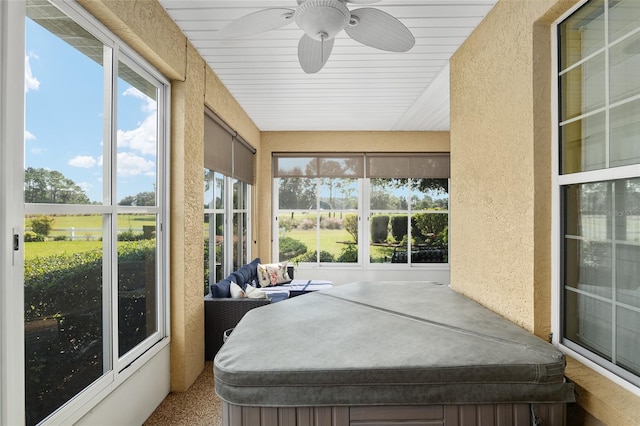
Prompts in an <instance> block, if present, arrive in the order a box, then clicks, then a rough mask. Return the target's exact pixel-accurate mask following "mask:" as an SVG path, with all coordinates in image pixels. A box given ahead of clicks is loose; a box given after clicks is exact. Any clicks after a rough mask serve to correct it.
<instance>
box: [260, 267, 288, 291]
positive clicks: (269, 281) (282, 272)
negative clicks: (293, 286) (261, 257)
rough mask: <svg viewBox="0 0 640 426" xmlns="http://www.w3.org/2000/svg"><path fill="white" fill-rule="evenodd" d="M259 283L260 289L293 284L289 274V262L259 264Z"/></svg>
mask: <svg viewBox="0 0 640 426" xmlns="http://www.w3.org/2000/svg"><path fill="white" fill-rule="evenodd" d="M258 282H259V283H260V287H269V286H272V285H278V284H286V283H288V282H291V278H290V277H289V272H287V262H281V263H266V264H259V265H258Z"/></svg>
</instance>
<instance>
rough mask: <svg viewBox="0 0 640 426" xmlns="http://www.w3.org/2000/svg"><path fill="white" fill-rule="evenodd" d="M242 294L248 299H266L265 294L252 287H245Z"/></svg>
mask: <svg viewBox="0 0 640 426" xmlns="http://www.w3.org/2000/svg"><path fill="white" fill-rule="evenodd" d="M244 292H245V294H246V295H247V297H248V298H249V299H266V298H267V293H265V292H264V291H262V290H259V289H257V288H256V287H254V286H252V285H247V288H246V290H245V291H244Z"/></svg>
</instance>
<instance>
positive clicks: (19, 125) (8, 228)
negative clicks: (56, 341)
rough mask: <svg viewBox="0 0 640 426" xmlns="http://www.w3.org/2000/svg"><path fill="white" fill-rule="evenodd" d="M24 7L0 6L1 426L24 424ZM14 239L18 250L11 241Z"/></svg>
mask: <svg viewBox="0 0 640 426" xmlns="http://www.w3.org/2000/svg"><path fill="white" fill-rule="evenodd" d="M24 9H25V6H24V2H6V1H2V2H0V68H1V69H0V241H1V244H0V256H1V257H0V423H1V424H23V423H24V419H25V413H24V401H25V398H24V392H16V391H15V390H16V389H24V322H23V319H22V318H23V316H24V291H23V285H22V283H23V275H24V268H23V249H22V246H23V244H22V241H20V237H21V235H22V228H23V222H24V207H23V204H24V203H23V200H22V199H21V195H22V194H21V193H18V192H17V191H15V184H14V182H21V181H23V180H24V177H23V174H24V167H23V164H24V161H23V158H24V152H23V145H22V143H18V142H19V141H23V140H24V114H23V111H24V85H19V84H15V82H16V81H24V69H25V65H24V64H25V60H24V51H25V47H24V46H25V44H24V43H25V41H24V36H22V37H16V35H18V36H19V35H20V34H24V30H25V23H24V14H25V10H24ZM14 235H18V238H19V245H18V250H17V251H16V250H14V249H13V238H14V237H13V236H14Z"/></svg>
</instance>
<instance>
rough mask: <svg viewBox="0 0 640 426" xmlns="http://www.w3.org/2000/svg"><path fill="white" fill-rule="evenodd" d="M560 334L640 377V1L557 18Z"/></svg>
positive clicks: (585, 352)
mask: <svg viewBox="0 0 640 426" xmlns="http://www.w3.org/2000/svg"><path fill="white" fill-rule="evenodd" d="M558 44H559V45H558V55H559V58H558V65H559V70H558V72H559V74H558V84H559V86H558V94H559V101H560V102H559V105H560V108H559V117H558V124H559V128H558V136H559V138H558V140H559V143H558V152H559V164H558V167H557V169H558V172H557V182H558V187H557V193H558V195H559V198H560V211H559V218H558V224H559V229H560V244H561V252H560V254H561V259H560V262H559V264H560V275H559V282H560V288H561V300H562V303H561V306H560V312H561V318H560V320H561V324H560V334H561V340H560V343H561V344H562V345H564V346H566V347H567V348H569V349H571V350H573V351H575V352H576V353H578V354H580V355H582V356H584V357H586V358H588V359H590V360H591V361H593V362H595V363H596V364H599V365H600V366H602V367H604V368H606V369H608V370H610V371H611V372H613V373H614V374H616V375H618V376H620V377H623V378H625V379H626V380H628V381H629V382H631V383H633V384H635V385H636V386H638V385H640V353H638V350H637V349H638V347H640V286H639V282H638V277H639V276H640V167H639V165H640V144H639V143H638V134H640V80H638V78H637V75H638V74H637V73H638V69H639V67H640V48H639V47H638V46H640V2H637V1H633V0H622V1H613V0H591V1H589V2H586V3H585V4H584V5H582V6H581V7H580V8H579V9H577V10H576V11H575V12H574V13H572V14H571V15H570V16H569V17H567V18H566V19H564V20H563V21H562V22H561V23H559V24H558Z"/></svg>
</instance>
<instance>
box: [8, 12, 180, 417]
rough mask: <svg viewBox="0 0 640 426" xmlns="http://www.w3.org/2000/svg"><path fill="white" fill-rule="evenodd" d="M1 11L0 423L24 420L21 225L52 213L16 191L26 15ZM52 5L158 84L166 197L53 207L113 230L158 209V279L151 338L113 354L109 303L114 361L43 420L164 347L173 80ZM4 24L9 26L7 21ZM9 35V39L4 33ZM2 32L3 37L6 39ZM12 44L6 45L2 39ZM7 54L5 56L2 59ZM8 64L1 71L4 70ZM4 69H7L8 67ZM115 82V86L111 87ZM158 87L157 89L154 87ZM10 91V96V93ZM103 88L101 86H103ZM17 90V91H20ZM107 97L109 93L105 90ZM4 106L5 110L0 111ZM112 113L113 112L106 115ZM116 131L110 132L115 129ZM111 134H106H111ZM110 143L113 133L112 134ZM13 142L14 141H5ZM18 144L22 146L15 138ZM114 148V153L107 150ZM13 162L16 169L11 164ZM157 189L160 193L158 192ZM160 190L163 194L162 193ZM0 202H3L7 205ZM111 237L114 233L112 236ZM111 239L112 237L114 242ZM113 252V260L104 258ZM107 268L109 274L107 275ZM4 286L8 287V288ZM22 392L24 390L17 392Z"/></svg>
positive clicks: (111, 384)
mask: <svg viewBox="0 0 640 426" xmlns="http://www.w3.org/2000/svg"><path fill="white" fill-rule="evenodd" d="M0 3H1V4H0V8H2V15H0V19H2V21H0V22H1V23H2V37H3V39H2V40H3V46H4V40H8V39H9V38H11V44H10V45H9V49H8V50H7V51H6V52H5V51H4V49H3V50H2V52H1V53H2V55H3V58H2V59H3V61H2V64H3V65H2V66H3V69H2V73H0V75H2V95H3V96H2V109H1V110H0V118H1V119H2V123H3V124H4V123H5V122H6V123H10V124H9V125H8V126H6V127H5V126H4V125H3V126H2V129H3V130H2V134H1V137H2V139H0V148H2V157H1V158H0V162H1V163H2V168H1V169H2V175H1V178H2V179H0V184H2V186H0V195H1V196H2V204H0V205H1V206H2V213H5V211H6V213H7V216H4V215H1V216H2V217H0V225H1V226H2V228H1V231H2V234H0V235H1V236H2V237H3V240H2V241H3V246H2V247H3V248H4V247H6V246H5V245H4V243H5V241H6V237H7V235H6V234H7V233H8V232H7V229H9V228H11V231H10V232H9V233H11V236H12V235H13V234H15V233H17V234H18V235H19V240H20V250H19V251H17V252H13V253H12V254H9V253H5V251H4V250H3V251H2V259H1V261H2V275H1V278H2V280H3V281H4V280H5V279H6V280H7V282H9V281H10V282H14V283H19V285H16V286H15V287H10V288H7V289H6V286H5V285H4V282H3V285H2V293H1V296H0V303H2V316H3V317H2V318H3V321H2V325H1V327H2V337H1V341H0V344H1V345H2V346H1V348H8V347H11V348H12V349H11V350H10V351H7V353H6V354H5V352H4V351H2V352H0V367H1V369H0V381H1V384H2V388H1V389H0V390H1V391H2V397H1V398H0V404H1V407H2V414H1V415H0V423H2V424H22V423H24V421H25V420H24V419H25V399H24V386H25V385H24V369H25V363H24V351H23V348H24V323H23V320H22V318H23V314H24V312H23V306H24V302H23V300H24V298H23V286H22V283H23V282H24V277H23V258H24V255H23V249H22V240H23V238H22V222H23V221H24V217H25V213H27V212H28V213H29V214H46V213H48V212H49V210H48V209H47V207H46V206H44V205H40V206H39V205H31V206H30V207H29V208H28V209H27V208H25V203H24V200H23V191H22V190H19V191H18V190H17V188H20V189H21V188H22V187H23V181H24V168H23V164H24V152H23V141H24V119H25V117H24V103H23V104H22V107H19V105H18V104H17V102H16V100H18V99H20V100H21V102H24V87H23V86H21V85H16V84H15V82H16V81H24V51H25V44H24V43H25V40H24V34H25V20H26V7H25V2H24V1H20V2H0ZM52 4H53V5H55V6H56V7H58V8H59V9H61V10H62V11H63V12H64V13H65V14H67V16H69V17H70V18H71V19H72V20H74V21H75V22H76V23H78V24H79V25H81V26H82V27H83V28H84V29H85V30H87V31H88V32H90V33H91V34H92V35H93V36H94V37H96V38H97V39H98V40H100V41H101V42H102V43H103V44H104V45H105V46H107V47H110V48H111V50H112V52H111V53H112V54H113V53H114V52H118V53H120V55H119V56H117V58H118V59H119V60H120V61H122V62H125V63H126V64H127V65H128V66H130V67H133V68H134V69H135V70H136V71H142V75H146V76H149V77H150V78H152V79H154V80H156V81H158V82H159V83H160V84H161V86H162V88H161V90H159V91H158V107H159V108H158V111H157V114H158V116H157V120H158V123H159V126H158V140H159V141H160V145H159V148H160V149H159V151H158V155H157V173H158V177H157V185H158V188H157V194H158V195H157V199H158V200H161V199H163V200H164V203H158V204H157V206H156V207H136V208H133V209H129V208H123V206H118V205H117V203H113V205H102V206H97V207H96V206H83V205H73V206H56V211H59V212H62V213H64V212H68V213H70V214H78V213H93V214H110V215H111V219H112V220H111V222H112V223H111V228H110V229H111V231H110V232H112V233H113V232H116V231H115V221H116V219H117V215H118V214H119V213H148V212H151V211H152V210H153V212H154V213H155V214H158V218H159V219H160V220H159V223H158V229H156V247H157V262H156V268H157V269H156V281H157V282H158V287H157V291H158V298H157V300H156V304H157V305H156V312H157V316H156V321H157V324H156V328H157V331H156V332H154V333H153V334H152V335H151V336H148V337H147V338H146V339H145V340H144V341H143V342H141V343H139V344H138V345H137V346H136V348H134V349H132V350H131V351H129V352H128V353H127V354H125V355H124V356H123V357H119V356H118V347H117V345H116V344H115V342H117V339H116V337H117V332H118V331H117V322H118V318H117V314H116V312H117V311H116V309H117V305H116V304H115V303H114V304H111V305H110V306H111V308H110V309H108V308H105V310H104V311H103V312H104V313H105V317H106V318H105V320H106V321H110V323H109V324H108V328H105V331H106V332H108V331H109V330H110V331H111V337H110V342H108V345H109V350H108V351H104V352H103V354H104V357H105V362H108V361H109V360H110V361H111V362H112V364H111V369H110V370H109V371H107V372H106V373H104V374H103V375H102V376H101V377H100V378H99V379H97V380H96V381H95V382H94V383H92V384H91V385H90V386H88V387H87V388H85V389H84V390H83V391H82V392H80V393H79V394H78V395H76V396H75V397H74V398H72V399H71V400H70V401H68V402H67V403H66V404H64V405H63V406H62V407H61V408H59V409H58V410H57V411H55V412H54V413H52V414H51V415H50V416H49V417H47V418H46V419H45V420H43V421H42V423H41V424H71V423H74V422H77V421H78V420H80V419H81V418H82V417H83V416H84V415H86V414H87V413H89V412H90V411H91V410H92V409H93V408H94V407H95V406H96V405H98V404H99V403H100V401H102V400H103V399H104V398H105V397H107V396H108V395H109V394H110V393H111V392H113V391H114V390H115V389H116V388H117V387H118V386H120V385H121V384H123V383H124V382H125V381H126V380H127V379H128V378H129V377H131V376H132V375H134V374H135V373H136V372H137V371H138V370H139V369H140V368H141V367H142V366H144V365H145V364H146V363H147V362H149V361H150V360H151V359H153V358H154V357H155V356H156V355H158V354H159V353H160V352H161V351H162V350H163V349H164V348H165V347H166V346H167V345H168V344H169V339H168V336H169V292H168V288H169V285H168V280H169V276H170V275H169V259H168V248H169V180H170V179H169V170H170V168H169V155H168V154H169V135H170V128H169V122H170V120H169V117H170V114H169V113H170V105H171V102H170V83H169V81H168V80H166V78H165V77H164V76H163V75H162V74H161V73H160V72H159V71H157V70H155V69H154V68H153V66H151V65H150V64H149V63H147V62H146V61H145V60H144V59H143V58H142V57H140V56H139V55H138V54H137V53H136V52H134V51H133V50H132V49H131V48H129V47H128V46H127V45H126V44H125V43H124V42H123V41H122V40H120V39H119V38H118V37H116V36H115V35H114V34H112V33H111V32H110V31H109V30H108V29H107V28H106V27H104V26H103V25H102V24H101V23H99V22H98V21H97V20H96V19H95V18H94V17H93V16H91V15H90V14H89V13H88V12H86V10H85V9H84V8H82V7H81V6H80V5H78V4H77V3H75V2H52ZM5 24H6V25H5ZM9 36H10V37H9ZM5 37H6V38H5ZM7 44H9V43H7ZM5 55H6V58H7V61H5V60H4V59H5ZM113 66H114V68H117V66H118V61H117V60H116V61H114V62H113ZM5 67H6V68H5ZM5 71H6V72H5ZM115 71H116V72H115V73H114V74H113V81H112V84H113V83H115V82H116V81H117V78H118V77H117V69H116V70H115ZM112 87H113V86H112ZM159 88H160V87H159ZM7 89H9V90H11V93H10V92H9V91H8V90H7ZM106 89H107V87H105V90H106ZM17 92H19V94H18V93H17ZM108 95H109V97H110V96H111V92H109V94H108ZM7 99H12V100H13V102H12V104H11V108H6V104H7ZM5 108H6V109H5ZM114 112H115V100H114V109H111V114H113V113H114ZM109 119H110V123H111V124H112V126H114V124H113V123H114V120H113V119H111V118H109ZM115 131H116V129H115V127H112V128H109V129H105V132H109V133H111V132H115ZM113 134H115V133H113ZM109 136H110V135H109ZM108 140H112V138H111V136H110V139H108ZM9 141H13V142H14V143H8V142H9ZM15 141H20V143H15ZM109 150H111V151H109ZM107 155H115V140H114V141H113V147H112V148H111V147H105V164H108V163H107V160H108V157H107ZM16 165H17V166H16ZM115 173H116V171H115V166H114V170H113V171H112V181H115V179H116V174H115ZM110 184H111V183H110V182H105V190H104V191H103V198H104V197H109V196H110V188H107V187H109V186H110ZM161 191H162V192H161ZM162 194H163V195H162ZM5 200H6V201H7V202H6V204H5ZM114 238H115V237H114ZM114 241H115V240H114ZM116 250H117V249H116V247H111V249H110V251H105V257H104V264H105V265H106V269H110V273H111V274H113V272H114V270H115V268H116V265H115V263H117V262H115V259H116V258H117V251H116ZM9 256H11V258H12V263H13V266H12V267H11V268H5V266H6V265H7V259H8V258H9ZM109 257H111V259H110V258H109ZM107 273H109V272H107ZM114 287H116V288H112V293H111V294H110V295H108V296H105V297H108V298H110V299H111V300H114V301H115V300H117V286H114ZM6 290H8V291H6ZM4 316H7V317H10V318H13V319H19V324H18V323H17V322H16V321H14V320H11V321H4ZM18 389H22V391H17V390H18Z"/></svg>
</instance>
